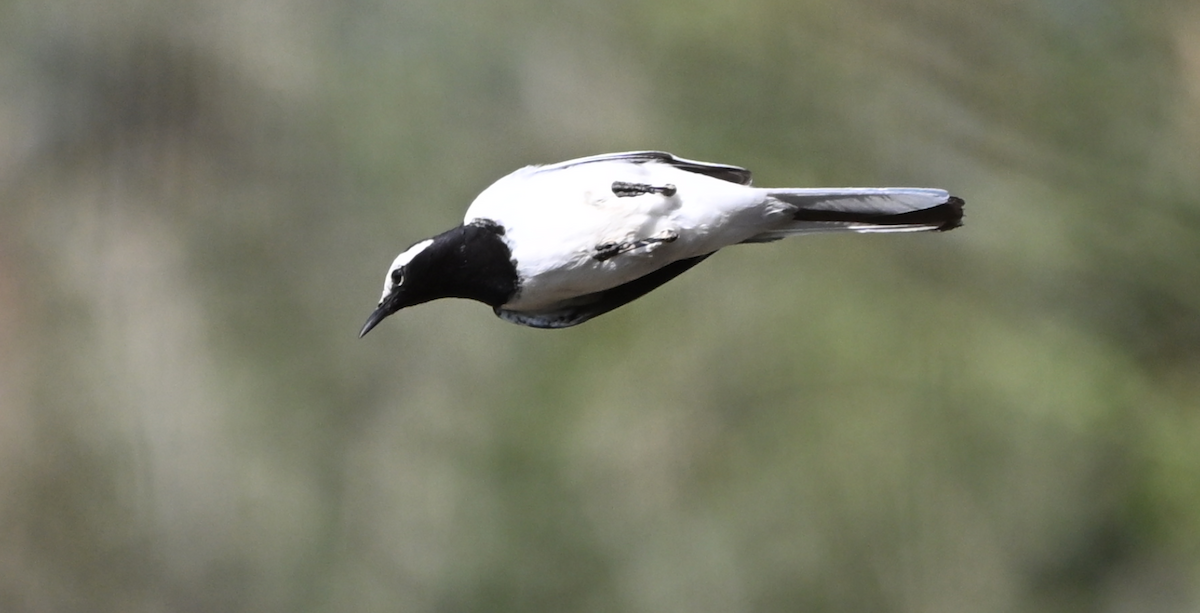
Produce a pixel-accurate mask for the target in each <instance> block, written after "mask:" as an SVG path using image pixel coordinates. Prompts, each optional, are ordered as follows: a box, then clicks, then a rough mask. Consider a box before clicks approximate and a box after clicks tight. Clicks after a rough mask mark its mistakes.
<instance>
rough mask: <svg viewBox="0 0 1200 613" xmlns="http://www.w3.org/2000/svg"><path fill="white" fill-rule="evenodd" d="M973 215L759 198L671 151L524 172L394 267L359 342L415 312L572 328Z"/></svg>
mask: <svg viewBox="0 0 1200 613" xmlns="http://www.w3.org/2000/svg"><path fill="white" fill-rule="evenodd" d="M963 205H964V201H963V200H962V199H961V198H958V197H955V196H952V195H950V194H949V193H948V192H946V191H945V190H942V189H931V188H907V187H902V188H896V187H885V188H832V189H830V188H763V187H754V186H752V185H751V175H750V171H748V170H746V169H745V168H741V167H738V166H731V165H726V164H715V163H710V162H699V161H695V160H689V159H684V158H681V157H676V156H674V155H672V154H670V153H666V152H662V151H630V152H624V153H610V154H604V155H595V156H589V157H583V158H579V159H573V160H568V161H565V162H560V163H557V164H549V165H542V166H527V167H525V168H521V169H520V170H517V171H515V172H513V173H511V174H509V175H507V176H505V177H503V178H501V179H499V180H498V181H496V182H495V183H493V184H492V185H491V186H489V187H487V188H486V189H484V190H483V191H482V192H481V193H480V194H479V195H478V196H477V197H476V198H475V200H474V202H472V203H471V205H470V206H469V207H468V208H467V212H466V215H465V217H464V218H463V222H462V223H461V224H460V225H458V226H457V227H454V228H451V229H450V230H447V231H445V232H443V233H441V234H438V235H437V236H434V237H432V238H427V239H424V240H422V241H419V242H417V243H416V244H414V245H412V246H411V247H409V248H408V249H406V250H404V252H403V253H401V254H400V255H398V256H397V257H396V259H395V260H394V261H393V262H392V265H391V266H390V267H389V268H388V272H387V275H386V276H385V277H384V285H383V295H382V296H381V297H380V300H379V303H378V305H377V306H376V308H375V310H374V311H373V312H372V313H371V315H370V316H369V317H368V318H367V321H366V323H365V324H363V327H362V329H361V331H360V332H359V338H361V337H363V336H365V335H366V334H367V333H368V332H370V331H371V330H372V329H373V328H375V326H377V325H378V324H379V323H380V322H381V321H383V320H384V319H385V318H387V317H388V316H390V315H392V314H394V313H396V312H397V311H399V310H401V309H404V308H406V307H411V306H414V305H418V304H422V303H425V302H429V301H431V300H436V299H440V298H465V299H469V300H475V301H478V302H482V303H484V304H486V305H488V306H490V307H492V309H493V311H494V312H495V313H496V315H497V316H499V317H500V318H502V319H505V320H507V321H510V322H513V323H516V324H520V325H524V326H530V327H534V328H567V327H571V326H575V325H578V324H581V323H583V322H585V321H588V320H590V319H592V318H594V317H597V316H599V315H603V314H605V313H607V312H609V311H612V310H613V309H616V308H618V307H620V306H623V305H625V304H628V303H629V302H631V301H633V300H636V299H637V298H640V297H641V296H644V295H645V294H647V293H648V292H650V291H652V290H654V289H656V288H658V287H659V286H661V285H662V284H664V283H666V282H668V281H670V280H671V279H674V278H675V277H677V276H679V275H680V274H682V273H684V272H685V271H687V270H689V269H691V268H692V267H694V266H696V265H697V264H699V263H700V262H702V261H704V260H705V259H706V258H708V257H709V256H711V255H712V254H714V253H716V252H717V251H718V250H720V249H722V248H724V247H728V246H730V245H736V244H749V243H768V242H772V241H776V240H779V239H781V238H785V237H789V236H794V235H805V234H813V233H820V232H837V231H849V232H868V233H870V232H919V231H947V230H952V229H954V228H957V227H959V226H960V225H962V217H963Z"/></svg>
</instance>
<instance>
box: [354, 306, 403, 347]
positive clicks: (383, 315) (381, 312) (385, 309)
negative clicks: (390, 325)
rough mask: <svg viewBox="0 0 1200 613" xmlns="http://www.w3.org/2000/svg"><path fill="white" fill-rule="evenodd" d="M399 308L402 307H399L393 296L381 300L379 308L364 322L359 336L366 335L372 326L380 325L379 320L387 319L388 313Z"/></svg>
mask: <svg viewBox="0 0 1200 613" xmlns="http://www.w3.org/2000/svg"><path fill="white" fill-rule="evenodd" d="M398 310H400V309H399V308H397V306H396V301H395V300H392V299H391V298H389V299H388V300H384V301H383V302H380V303H379V308H377V309H375V312H373V313H371V316H370V317H368V318H367V323H365V324H363V327H362V330H361V331H359V333H358V338H362V337H364V336H366V335H367V332H370V331H371V328H374V327H375V326H378V325H379V322H381V321H383V320H384V319H387V317H388V315H391V314H392V313H395V312H396V311H398Z"/></svg>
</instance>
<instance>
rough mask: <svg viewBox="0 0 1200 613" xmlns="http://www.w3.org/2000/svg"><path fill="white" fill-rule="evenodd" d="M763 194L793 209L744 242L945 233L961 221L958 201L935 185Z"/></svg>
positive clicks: (770, 192)
mask: <svg viewBox="0 0 1200 613" xmlns="http://www.w3.org/2000/svg"><path fill="white" fill-rule="evenodd" d="M768 196H769V197H770V198H772V199H774V200H778V201H780V202H783V203H785V204H788V205H791V206H793V207H795V212H794V214H793V216H792V221H791V222H789V223H788V224H787V225H784V226H783V227H780V228H775V229H773V230H770V231H767V232H764V233H762V234H759V235H757V236H754V237H752V238H750V239H748V240H747V241H745V242H748V243H756V242H766V241H772V240H777V239H780V238H784V237H786V236H792V235H795V234H811V233H816V232H838V231H843V232H844V231H849V232H926V231H931V230H936V231H939V232H945V231H947V230H953V229H954V228H957V227H959V226H961V225H962V216H963V211H962V210H963V204H964V203H963V200H962V199H961V198H957V197H955V196H951V195H950V194H949V193H947V192H946V191H944V190H940V189H923V188H907V187H903V188H897V187H886V188H846V189H772V190H770V191H769V193H768Z"/></svg>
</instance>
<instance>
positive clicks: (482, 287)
mask: <svg viewBox="0 0 1200 613" xmlns="http://www.w3.org/2000/svg"><path fill="white" fill-rule="evenodd" d="M503 236H504V228H503V227H501V226H500V225H499V224H497V223H495V222H493V221H490V220H475V221H472V222H471V223H469V224H465V225H461V226H458V227H457V228H454V229H452V230H448V231H446V232H443V233H442V234H439V235H437V236H435V237H433V238H429V239H426V240H423V241H421V242H419V243H417V244H415V245H413V246H412V247H409V248H408V249H407V250H405V251H404V253H401V254H400V255H399V256H396V260H395V261H394V262H392V266H391V268H389V269H388V273H387V277H386V278H385V279H384V281H383V296H382V297H381V298H380V300H379V306H378V308H376V309H375V312H373V313H371V316H370V317H368V318H367V323H365V324H363V327H362V331H361V332H359V333H358V336H359V337H360V338H361V337H362V336H365V335H366V333H367V332H370V331H371V328H374V327H375V326H376V325H378V324H379V322H381V321H383V320H384V319H386V318H387V317H388V316H389V315H391V314H392V313H395V312H396V311H399V310H400V309H403V308H405V307H410V306H413V305H417V304H421V303H422V302H429V301H430V300H436V299H438V298H468V299H471V300H478V301H479V302H483V303H485V304H488V305H490V306H493V307H496V306H500V305H502V304H504V303H506V302H508V301H509V300H510V299H511V298H512V297H513V295H514V294H516V292H517V287H518V282H517V267H516V263H515V262H513V260H512V251H511V250H510V249H509V247H508V245H507V244H506V243H505V242H504V238H503Z"/></svg>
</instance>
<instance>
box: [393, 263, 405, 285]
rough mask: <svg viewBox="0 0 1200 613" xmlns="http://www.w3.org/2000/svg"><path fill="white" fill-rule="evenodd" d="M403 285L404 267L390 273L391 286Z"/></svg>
mask: <svg viewBox="0 0 1200 613" xmlns="http://www.w3.org/2000/svg"><path fill="white" fill-rule="evenodd" d="M401 283H404V267H403V266H401V267H400V268H397V269H396V270H393V271H392V285H400V284H401Z"/></svg>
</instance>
